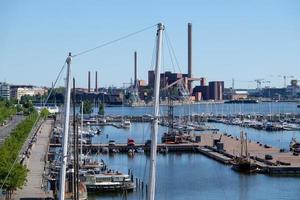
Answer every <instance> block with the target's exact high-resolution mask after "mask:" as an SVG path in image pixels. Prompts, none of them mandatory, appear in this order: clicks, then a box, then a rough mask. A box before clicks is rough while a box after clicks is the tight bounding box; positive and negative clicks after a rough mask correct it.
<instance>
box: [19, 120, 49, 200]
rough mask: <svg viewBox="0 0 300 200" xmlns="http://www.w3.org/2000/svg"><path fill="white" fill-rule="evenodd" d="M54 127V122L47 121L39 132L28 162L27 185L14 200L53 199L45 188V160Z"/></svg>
mask: <svg viewBox="0 0 300 200" xmlns="http://www.w3.org/2000/svg"><path fill="white" fill-rule="evenodd" d="M52 126H53V120H46V121H44V122H43V124H42V125H41V127H40V129H39V130H38V132H37V141H36V143H35V144H34V146H33V147H32V151H31V155H30V158H29V159H28V160H27V168H28V170H29V172H28V176H27V182H26V185H25V186H24V187H23V189H22V190H17V192H16V194H15V195H14V196H15V198H14V199H20V198H33V199H34V198H46V197H52V194H51V193H49V192H45V190H44V188H43V187H44V186H43V173H44V166H45V158H46V153H47V149H48V145H49V136H50V133H51V130H52Z"/></svg>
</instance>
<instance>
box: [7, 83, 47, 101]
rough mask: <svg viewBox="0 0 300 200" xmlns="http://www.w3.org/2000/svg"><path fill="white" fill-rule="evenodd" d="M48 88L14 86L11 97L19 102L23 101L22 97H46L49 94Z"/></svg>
mask: <svg viewBox="0 0 300 200" xmlns="http://www.w3.org/2000/svg"><path fill="white" fill-rule="evenodd" d="M47 91H48V90H47V89H46V88H41V87H34V86H31V85H29V86H17V85H14V86H12V87H11V92H10V94H11V97H12V98H15V99H17V100H21V97H22V96H26V95H27V96H36V95H44V94H46V93H47Z"/></svg>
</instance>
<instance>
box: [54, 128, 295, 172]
mask: <svg viewBox="0 0 300 200" xmlns="http://www.w3.org/2000/svg"><path fill="white" fill-rule="evenodd" d="M218 140H219V143H221V144H222V145H221V146H222V147H217V146H216V145H215V143H216V141H218ZM240 142H241V141H240V139H239V138H238V137H235V136H231V135H227V134H221V133H216V132H214V133H204V134H201V137H200V141H199V142H197V143H186V144H158V146H157V149H158V151H160V150H161V149H165V148H166V147H167V149H168V152H194V153H196V152H197V153H201V154H203V155H205V156H207V157H209V158H212V159H214V160H216V161H219V162H221V163H223V164H232V161H233V159H234V158H235V157H238V156H239V155H240ZM59 146H60V144H50V147H59ZM131 148H134V149H137V148H142V149H144V150H145V151H146V152H147V151H149V146H146V145H145V144H136V145H135V146H134V147H128V146H127V144H115V145H109V144H87V145H83V151H84V152H91V153H101V152H103V150H104V149H109V150H110V149H116V150H117V152H128V150H129V149H131ZM248 153H249V155H250V158H251V160H252V161H253V162H254V163H255V164H256V165H257V166H258V167H259V168H260V170H261V172H262V173H266V174H279V175H300V156H295V155H293V153H292V152H281V151H280V149H278V148H275V147H271V146H269V145H266V144H261V143H259V142H255V141H248ZM266 155H269V156H271V157H272V158H271V159H268V160H266V157H265V156H266Z"/></svg>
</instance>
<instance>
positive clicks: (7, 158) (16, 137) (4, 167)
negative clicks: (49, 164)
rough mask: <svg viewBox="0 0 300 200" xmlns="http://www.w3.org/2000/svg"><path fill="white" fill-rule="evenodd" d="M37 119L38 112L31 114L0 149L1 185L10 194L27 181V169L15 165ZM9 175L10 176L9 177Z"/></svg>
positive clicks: (17, 164)
mask: <svg viewBox="0 0 300 200" xmlns="http://www.w3.org/2000/svg"><path fill="white" fill-rule="evenodd" d="M37 118H38V113H37V112H36V111H33V112H32V113H30V114H29V115H28V116H27V117H26V119H25V120H24V121H23V122H21V123H20V124H18V125H17V127H16V128H15V129H14V130H13V131H12V133H11V134H10V136H9V137H8V138H6V140H5V142H4V144H3V145H2V146H1V147H0V184H1V185H2V184H3V183H4V188H5V189H6V190H7V191H8V192H11V191H14V190H16V189H17V188H21V187H22V186H23V185H24V183H25V181H26V176H27V169H26V167H25V166H23V165H21V164H19V163H18V162H16V163H15V160H16V159H17V157H18V156H19V151H20V149H21V148H22V146H23V144H24V142H25V141H26V139H27V137H28V134H29V133H30V131H31V129H32V127H33V125H34V123H35V122H36V120H37ZM14 163H15V164H14ZM12 166H13V167H12ZM11 167H12V168H11ZM10 170H11V171H10ZM9 172H10V173H9ZM8 174H10V175H9V176H8V177H7V175H8ZM6 177H7V179H6ZM5 179H6V181H5ZM4 181H5V182H4Z"/></svg>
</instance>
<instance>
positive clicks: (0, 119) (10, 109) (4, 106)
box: [0, 100, 16, 124]
mask: <svg viewBox="0 0 300 200" xmlns="http://www.w3.org/2000/svg"><path fill="white" fill-rule="evenodd" d="M15 113H16V108H15V107H14V105H13V104H12V103H11V102H10V101H6V100H0V124H3V123H4V121H5V120H7V119H8V118H10V117H11V116H13V115H14V114H15Z"/></svg>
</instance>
